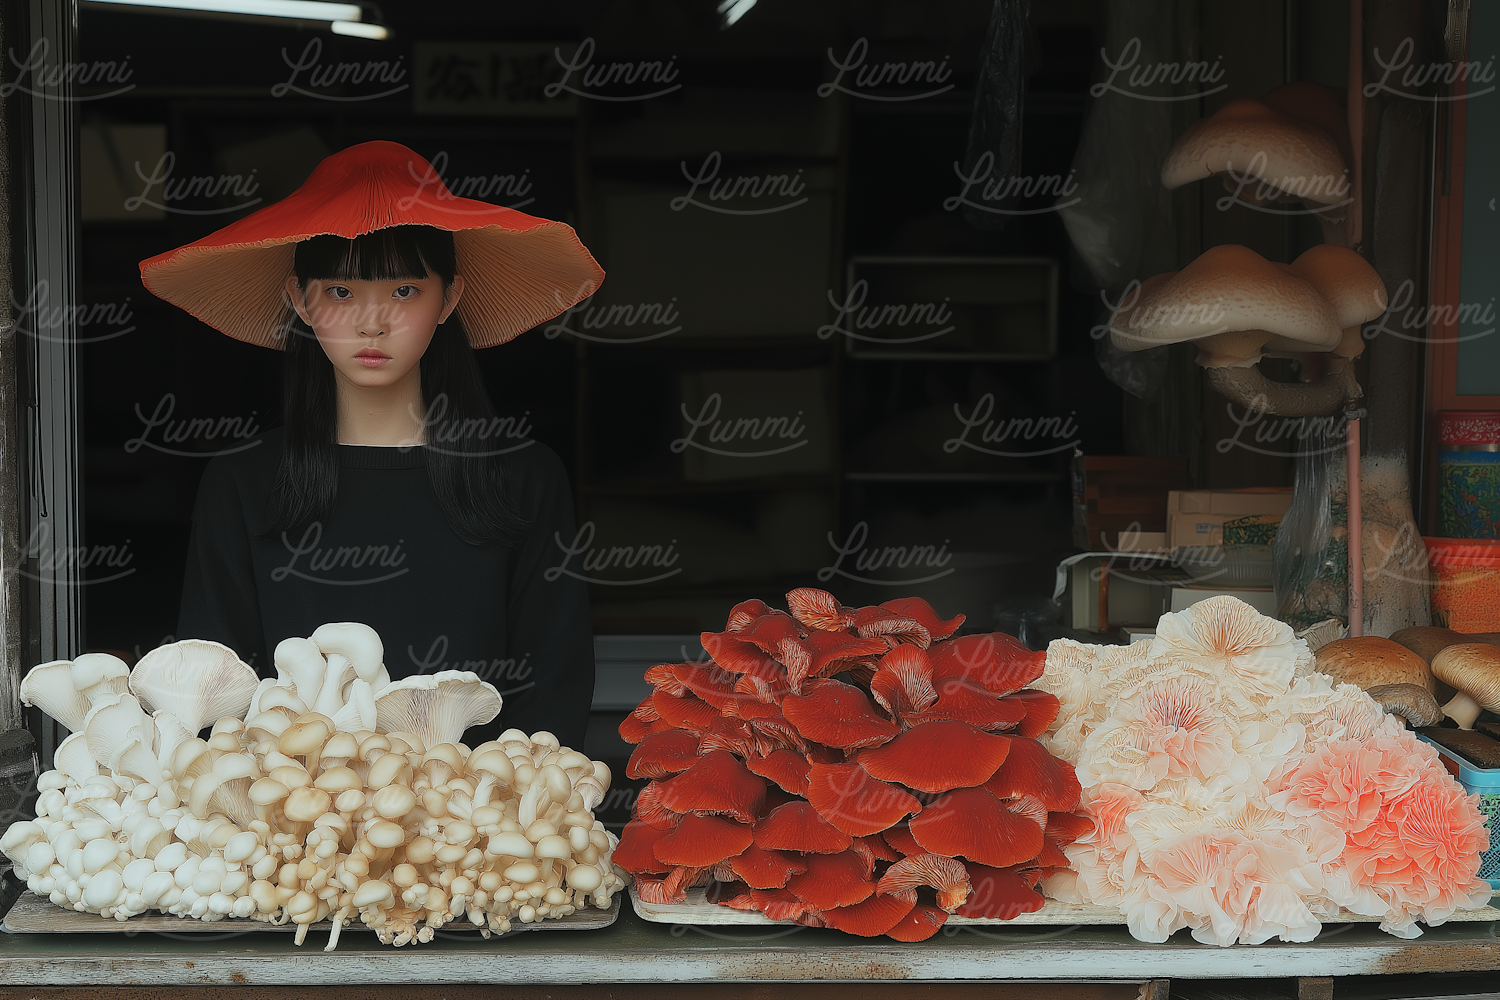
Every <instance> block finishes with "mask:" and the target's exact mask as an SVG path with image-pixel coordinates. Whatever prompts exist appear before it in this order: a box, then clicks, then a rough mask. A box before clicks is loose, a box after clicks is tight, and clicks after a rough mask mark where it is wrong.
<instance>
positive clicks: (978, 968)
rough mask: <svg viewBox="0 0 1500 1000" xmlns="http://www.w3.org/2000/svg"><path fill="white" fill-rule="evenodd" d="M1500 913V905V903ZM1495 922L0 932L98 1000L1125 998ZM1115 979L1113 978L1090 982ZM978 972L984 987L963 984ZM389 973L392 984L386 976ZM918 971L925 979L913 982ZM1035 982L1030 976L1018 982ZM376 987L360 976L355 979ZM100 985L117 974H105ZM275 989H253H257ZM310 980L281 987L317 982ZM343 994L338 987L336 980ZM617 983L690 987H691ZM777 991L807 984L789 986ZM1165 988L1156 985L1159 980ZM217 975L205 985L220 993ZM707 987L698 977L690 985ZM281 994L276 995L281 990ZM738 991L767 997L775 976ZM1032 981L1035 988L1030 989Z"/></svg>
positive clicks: (1427, 963) (1464, 953) (0, 963)
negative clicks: (1215, 930)
mask: <svg viewBox="0 0 1500 1000" xmlns="http://www.w3.org/2000/svg"><path fill="white" fill-rule="evenodd" d="M1497 916H1500V913H1497ZM1496 926H1497V925H1495V924H1493V923H1478V924H1475V923H1470V924H1451V925H1447V926H1444V927H1439V928H1436V929H1432V930H1428V931H1427V932H1426V933H1424V934H1423V935H1422V937H1420V938H1418V939H1417V940H1415V941H1402V940H1399V939H1397V938H1393V937H1391V936H1389V935H1387V934H1383V933H1381V932H1380V931H1378V930H1376V929H1375V928H1374V927H1371V926H1354V925H1347V924H1345V925H1339V926H1330V927H1328V928H1326V929H1325V930H1324V932H1323V934H1322V935H1321V936H1320V937H1319V938H1318V939H1317V940H1316V941H1313V942H1311V943H1308V944H1265V945H1259V946H1254V947H1235V948H1215V947H1211V946H1208V945H1200V944H1197V943H1196V942H1194V941H1192V940H1191V938H1189V937H1188V936H1187V933H1186V932H1183V933H1181V934H1178V935H1176V936H1175V937H1174V938H1173V939H1172V940H1171V941H1169V942H1167V943H1166V944H1160V945H1152V944H1142V943H1141V942H1139V941H1136V940H1134V939H1133V938H1131V937H1130V935H1129V934H1128V933H1127V932H1126V931H1125V929H1124V928H1123V927H1120V928H1098V927H1095V928H1088V927H1075V928H1047V929H1042V928H1035V927H1032V928H1003V929H999V930H995V929H989V928H984V929H979V928H953V929H952V931H953V932H952V933H947V932H946V931H945V932H940V933H939V934H938V935H937V936H936V937H934V938H932V939H930V940H928V941H923V942H920V943H915V944H903V943H900V942H896V941H891V940H888V939H885V938H874V939H864V938H854V937H849V936H847V935H844V934H841V933H838V932H836V931H829V930H813V929H808V928H798V927H776V928H765V927H750V928H729V927H724V928H695V927H682V926H670V925H664V924H651V923H647V922H645V921H643V920H641V919H640V918H639V917H637V916H636V915H635V913H634V912H633V911H632V910H631V909H630V907H629V905H628V904H627V905H626V907H625V908H624V910H623V911H622V913H621V914H620V918H619V921H618V922H617V923H616V924H615V925H614V926H613V927H611V928H608V929H606V930H602V931H590V932H580V933H528V934H521V935H517V936H514V937H511V938H507V939H504V940H493V941H488V942H486V941H483V940H481V939H477V938H475V937H474V936H473V935H465V936H464V937H463V938H462V939H460V938H459V937H458V935H450V936H444V935H441V934H440V935H439V937H438V939H437V940H435V941H433V942H432V943H430V944H427V945H421V946H417V947H411V946H408V947H405V948H392V947H385V946H382V945H380V944H378V943H377V942H376V940H375V937H374V935H372V934H369V933H365V932H359V931H348V932H346V933H345V935H344V937H343V939H342V940H341V941H340V942H339V947H338V950H337V951H335V952H332V953H326V954H325V953H324V952H323V951H322V946H323V944H324V943H325V941H324V939H320V938H316V937H313V936H310V937H309V939H308V942H307V944H306V945H305V946H304V947H302V948H297V947H295V946H293V945H292V943H291V941H290V940H289V938H288V936H287V935H285V934H279V933H265V932H254V931H246V930H231V931H224V932H216V933H210V934H203V933H182V934H87V935H0V998H9V997H21V996H27V997H45V996H49V995H55V996H68V997H88V998H91V1000H106V998H111V997H120V998H121V1000H123V998H124V997H126V996H131V997H147V996H153V997H154V996H167V995H171V996H186V995H189V993H188V992H187V991H183V990H181V989H173V990H170V991H158V990H148V991H140V990H116V989H111V987H125V986H145V987H163V986H174V987H185V986H238V987H243V986H275V987H284V986H287V985H300V986H309V987H316V986H325V987H331V988H337V990H338V995H339V996H341V997H344V998H345V1000H354V998H355V997H379V996H397V995H402V996H408V997H409V996H416V995H419V994H417V993H414V992H413V991H412V985H413V984H447V985H448V986H449V987H452V988H447V989H441V990H432V991H430V992H429V991H424V992H422V993H421V994H420V995H422V996H424V997H427V996H430V997H432V998H434V1000H437V998H439V997H441V998H445V1000H455V998H462V997H479V996H485V997H497V998H498V997H513V998H519V997H531V996H541V995H547V996H552V997H566V996H570V995H593V996H600V995H604V994H603V993H601V992H599V991H598V989H597V988H594V989H593V992H591V993H580V992H578V991H575V990H561V991H560V990H557V989H550V990H545V991H537V990H533V989H523V990H520V991H519V992H517V991H515V990H493V989H483V988H482V987H484V986H485V985H486V984H494V985H497V986H511V987H522V986H528V985H537V984H558V985H567V984H600V983H611V984H631V983H639V984H645V983H661V982H667V983H682V984H691V983H705V982H726V981H727V982H740V983H747V984H754V983H798V984H807V985H813V984H827V983H829V982H830V981H843V982H855V983H861V984H863V983H866V982H868V983H869V985H860V986H859V987H858V988H857V989H832V990H829V989H827V988H826V986H825V987H824V988H822V989H821V990H820V992H819V995H821V996H835V995H840V994H844V995H849V996H858V997H860V998H862V1000H882V998H886V997H890V998H897V997H907V996H935V995H944V996H978V995H983V996H987V997H1001V996H1009V995H1012V991H1011V990H1009V989H1000V990H997V989H996V988H995V986H986V987H985V988H984V990H983V991H982V992H981V993H975V992H974V988H975V987H977V986H978V985H979V983H978V982H976V981H987V982H988V983H996V982H997V981H1007V980H1009V981H1012V982H1015V981H1027V980H1029V981H1031V985H1029V986H1027V987H1025V989H1029V990H1030V991H1031V995H1033V996H1034V995H1035V984H1036V982H1037V981H1054V982H1055V981H1073V982H1074V983H1076V986H1077V988H1076V989H1069V988H1066V987H1064V988H1060V989H1056V990H1052V989H1049V991H1048V992H1049V994H1051V995H1053V996H1054V997H1056V998H1061V997H1064V996H1069V997H1071V996H1078V997H1080V998H1082V997H1085V996H1087V997H1097V998H1100V1000H1113V998H1115V997H1120V998H1122V1000H1123V998H1128V997H1136V996H1138V995H1140V993H1141V990H1140V987H1139V985H1138V984H1141V983H1144V982H1146V981H1148V980H1154V979H1164V978H1180V979H1201V978H1259V977H1274V978H1288V977H1327V976H1347V975H1358V976H1372V975H1391V974H1403V973H1426V972H1461V971H1476V970H1497V969H1500V935H1497V931H1496ZM1104 980H1115V981H1123V982H1116V983H1113V984H1102V983H1101V984H1099V985H1097V986H1089V985H1086V983H1085V982H1082V981H1094V982H1096V983H1098V982H1099V981H1104ZM892 981H918V982H922V983H926V984H931V985H935V984H938V983H942V982H947V983H951V984H952V986H953V987H954V988H953V989H950V990H943V989H934V988H931V985H929V986H924V987H922V988H921V989H919V990H917V991H916V992H912V991H911V990H896V991H895V992H892V990H891V989H889V988H887V987H885V986H880V987H877V986H875V983H876V982H880V983H890V982H892ZM963 983H967V984H968V988H959V986H960V984H963ZM382 984H385V985H388V986H389V987H391V989H390V990H389V991H387V990H381V989H375V988H374V987H379V986H381V985H382ZM913 985H915V983H913ZM1015 985H1016V986H1017V987H1018V988H1020V987H1021V984H1020V983H1015ZM18 986H27V987H90V989H85V990H76V989H74V990H66V991H63V992H59V993H55V994H54V993H51V991H48V990H45V989H43V990H38V989H34V988H33V989H24V990H12V989H8V988H6V987H18ZM354 986H361V987H365V986H368V987H371V989H359V990H351V987H354ZM100 987H104V988H103V989H101V988H100ZM259 992H260V991H256V990H250V991H246V990H243V989H239V990H236V991H234V993H233V995H234V996H237V997H241V998H247V997H250V996H253V995H255V994H257V993H259ZM321 992H322V991H321V990H298V991H294V993H291V994H288V993H287V992H286V991H285V990H284V989H282V990H277V991H276V994H275V995H279V996H293V995H295V996H298V997H302V996H316V995H318V994H319V993H321ZM329 992H330V994H332V992H333V990H330V991H329ZM608 992H609V993H610V994H611V995H614V996H620V997H633V996H646V995H652V996H674V995H677V992H678V991H675V990H674V991H670V992H666V991H662V990H656V991H654V992H649V993H641V992H639V991H632V990H624V991H618V990H610V991H608ZM772 992H774V994H775V996H777V997H787V996H792V995H796V994H799V993H801V992H803V991H801V990H796V989H789V988H788V987H785V986H783V987H778V988H776V989H775V990H774V991H772ZM1147 992H1149V988H1148V990H1147ZM216 993H217V991H215V990H210V991H209V992H208V993H205V994H203V995H205V996H209V995H215V994H216ZM692 993H693V990H692V989H687V990H685V991H683V993H682V995H683V996H688V995H692ZM266 995H267V996H270V995H272V994H271V992H270V991H267V993H266ZM726 995H744V996H747V997H748V996H763V995H770V993H769V992H767V991H765V990H750V989H747V990H736V991H732V992H731V993H730V994H726ZM1014 995H1016V996H1020V995H1022V994H1020V993H1016V994H1014Z"/></svg>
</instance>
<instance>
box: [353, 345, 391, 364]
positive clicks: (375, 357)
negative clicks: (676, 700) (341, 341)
mask: <svg viewBox="0 0 1500 1000" xmlns="http://www.w3.org/2000/svg"><path fill="white" fill-rule="evenodd" d="M354 359H355V360H356V361H358V362H359V363H360V364H362V365H364V366H365V367H366V368H379V367H381V366H382V365H384V364H386V363H387V362H388V361H390V360H391V357H390V355H388V354H383V353H381V352H380V351H376V350H369V349H367V350H363V351H360V352H359V353H358V354H356V355H355V356H354Z"/></svg>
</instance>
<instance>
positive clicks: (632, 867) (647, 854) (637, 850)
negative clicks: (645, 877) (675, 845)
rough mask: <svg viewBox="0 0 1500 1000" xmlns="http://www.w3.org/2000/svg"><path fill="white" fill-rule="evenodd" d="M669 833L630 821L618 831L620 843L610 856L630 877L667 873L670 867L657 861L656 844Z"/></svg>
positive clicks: (634, 820)
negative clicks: (651, 873)
mask: <svg viewBox="0 0 1500 1000" xmlns="http://www.w3.org/2000/svg"><path fill="white" fill-rule="evenodd" d="M670 832H671V831H670V830H658V829H657V828H656V827H654V826H651V825H650V824H648V823H644V822H642V821H641V820H638V819H633V820H631V821H630V822H629V823H626V824H625V829H623V830H621V831H620V843H619V846H618V847H616V848H615V853H614V854H613V855H612V857H613V858H614V862H615V864H617V865H619V866H620V867H621V868H623V869H625V870H626V871H628V872H629V873H630V874H632V875H639V874H642V873H644V872H666V871H669V870H670V867H671V866H669V865H667V864H666V863H664V862H662V861H659V860H657V857H656V842H657V841H658V840H660V839H661V838H663V837H665V836H666V835H667V834H668V833H670Z"/></svg>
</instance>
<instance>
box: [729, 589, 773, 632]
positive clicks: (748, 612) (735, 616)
mask: <svg viewBox="0 0 1500 1000" xmlns="http://www.w3.org/2000/svg"><path fill="white" fill-rule="evenodd" d="M771 611H772V608H771V606H770V605H769V604H767V603H766V602H765V601H762V600H760V599H759V598H753V597H752V598H751V599H750V600H748V601H741V602H740V603H738V604H736V605H735V606H734V607H732V608H730V609H729V622H728V623H727V624H726V625H725V626H724V628H725V629H727V630H728V631H730V632H740V631H743V630H744V628H745V626H747V625H749V624H750V623H751V622H753V621H755V619H757V618H759V617H760V616H761V615H768V614H770V613H771Z"/></svg>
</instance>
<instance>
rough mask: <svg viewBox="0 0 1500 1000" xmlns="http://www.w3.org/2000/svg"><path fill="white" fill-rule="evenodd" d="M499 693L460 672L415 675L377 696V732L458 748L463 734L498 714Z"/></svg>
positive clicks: (469, 674) (480, 681) (447, 671)
mask: <svg viewBox="0 0 1500 1000" xmlns="http://www.w3.org/2000/svg"><path fill="white" fill-rule="evenodd" d="M502 701H503V700H502V699H501V697H500V692H498V691H496V690H495V686H494V685H493V684H490V683H489V682H488V681H482V680H480V679H479V678H478V677H476V676H474V675H473V674H472V673H469V672H468V671H463V670H439V671H438V672H437V673H435V674H413V675H412V676H410V677H405V678H402V679H401V680H399V681H395V682H394V683H391V684H387V685H386V686H385V687H383V688H381V689H380V692H379V693H378V694H377V695H375V715H376V719H377V720H378V726H377V727H378V729H379V731H380V732H385V733H397V732H407V733H415V734H416V735H417V736H419V737H421V739H422V742H423V744H425V745H426V746H430V747H431V746H437V745H438V744H439V743H458V742H459V741H460V740H462V739H463V735H464V730H466V729H468V728H469V727H470V726H482V725H484V724H485V723H486V722H489V721H490V720H491V719H493V718H494V717H495V716H497V715H499V714H500V706H501V704H502Z"/></svg>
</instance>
